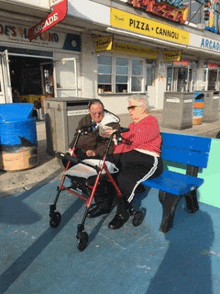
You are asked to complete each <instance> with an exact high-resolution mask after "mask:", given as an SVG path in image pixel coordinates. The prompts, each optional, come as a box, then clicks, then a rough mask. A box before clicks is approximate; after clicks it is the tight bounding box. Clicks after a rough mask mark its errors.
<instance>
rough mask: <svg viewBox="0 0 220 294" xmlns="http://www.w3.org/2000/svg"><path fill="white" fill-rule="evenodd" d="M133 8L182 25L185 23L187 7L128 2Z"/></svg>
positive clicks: (141, 0) (143, 0)
mask: <svg viewBox="0 0 220 294" xmlns="http://www.w3.org/2000/svg"><path fill="white" fill-rule="evenodd" d="M128 2H129V3H131V4H132V5H133V7H144V8H145V10H146V12H150V13H153V14H156V15H158V16H161V17H163V18H166V19H169V20H172V21H175V22H179V23H181V24H184V23H185V21H186V15H187V13H186V12H187V7H184V8H176V7H174V6H173V5H169V4H165V3H164V2H161V3H160V2H157V1H156V0H128Z"/></svg>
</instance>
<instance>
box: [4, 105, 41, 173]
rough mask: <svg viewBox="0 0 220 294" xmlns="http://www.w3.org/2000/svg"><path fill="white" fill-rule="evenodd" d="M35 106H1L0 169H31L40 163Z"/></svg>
mask: <svg viewBox="0 0 220 294" xmlns="http://www.w3.org/2000/svg"><path fill="white" fill-rule="evenodd" d="M32 114H33V104H30V103H7V104H1V105H0V169H3V170H6V171H16V170H24V169H29V168H32V167H34V166H36V165H37V163H38V151H37V132H36V118H34V117H33V116H32Z"/></svg>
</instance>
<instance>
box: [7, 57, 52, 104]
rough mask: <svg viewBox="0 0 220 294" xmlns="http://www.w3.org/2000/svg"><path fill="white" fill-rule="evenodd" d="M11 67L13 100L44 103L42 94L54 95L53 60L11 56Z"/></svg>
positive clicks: (16, 101)
mask: <svg viewBox="0 0 220 294" xmlns="http://www.w3.org/2000/svg"><path fill="white" fill-rule="evenodd" d="M9 69H10V78H11V89H12V101H13V102H15V103H18V102H29V103H35V104H36V102H38V103H42V96H47V97H52V96H53V95H54V90H53V88H54V87H53V62H52V60H50V59H42V58H37V57H23V56H10V57H9Z"/></svg>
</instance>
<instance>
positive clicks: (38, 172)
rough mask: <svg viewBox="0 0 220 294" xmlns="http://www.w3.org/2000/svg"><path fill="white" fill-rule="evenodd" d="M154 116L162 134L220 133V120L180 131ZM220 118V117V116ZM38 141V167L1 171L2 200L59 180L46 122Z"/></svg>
mask: <svg viewBox="0 0 220 294" xmlns="http://www.w3.org/2000/svg"><path fill="white" fill-rule="evenodd" d="M150 113H151V114H152V115H154V116H156V117H157V119H158V122H159V125H160V129H161V131H162V132H171V133H179V134H189V135H195V136H205V137H209V138H215V137H216V134H217V133H218V132H219V131H220V118H219V120H217V121H215V122H212V123H206V122H203V123H202V124H201V125H193V127H192V128H189V129H184V130H178V129H171V128H164V127H162V126H161V123H162V115H163V114H162V111H151V112H150ZM119 117H120V123H121V126H124V127H127V126H128V124H129V123H130V121H131V120H130V116H129V114H122V115H119ZM219 117H220V116H219ZM36 128H37V139H38V164H37V166H36V167H34V168H32V169H28V170H21V171H3V170H1V171H0V179H1V187H0V198H1V197H5V196H9V195H13V194H14V193H17V192H20V191H25V190H29V189H31V188H33V187H36V186H38V185H42V184H44V183H47V182H50V181H54V180H56V179H59V178H60V176H61V174H62V172H63V166H62V164H61V162H60V160H58V159H57V158H54V157H52V156H51V155H49V154H47V153H46V131H45V122H44V121H38V122H37V124H36Z"/></svg>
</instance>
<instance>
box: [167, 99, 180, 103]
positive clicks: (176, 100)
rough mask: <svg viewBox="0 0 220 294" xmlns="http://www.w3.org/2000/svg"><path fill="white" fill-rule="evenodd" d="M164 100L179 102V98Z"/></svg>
mask: <svg viewBox="0 0 220 294" xmlns="http://www.w3.org/2000/svg"><path fill="white" fill-rule="evenodd" d="M166 102H171V103H180V99H179V98H173V99H167V100H166Z"/></svg>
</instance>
